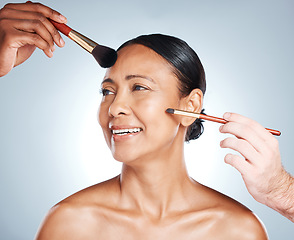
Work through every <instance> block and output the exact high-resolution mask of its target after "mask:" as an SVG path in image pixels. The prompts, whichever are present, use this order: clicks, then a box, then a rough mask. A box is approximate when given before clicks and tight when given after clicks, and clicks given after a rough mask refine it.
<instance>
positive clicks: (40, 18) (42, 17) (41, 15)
mask: <svg viewBox="0 0 294 240" xmlns="http://www.w3.org/2000/svg"><path fill="white" fill-rule="evenodd" d="M37 19H38V20H39V21H40V22H41V23H43V22H45V21H46V20H47V18H46V17H45V16H44V15H43V14H41V13H38V15H37Z"/></svg>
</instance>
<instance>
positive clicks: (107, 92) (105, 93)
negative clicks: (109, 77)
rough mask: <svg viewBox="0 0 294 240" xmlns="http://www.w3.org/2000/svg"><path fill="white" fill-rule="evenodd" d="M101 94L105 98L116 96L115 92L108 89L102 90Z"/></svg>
mask: <svg viewBox="0 0 294 240" xmlns="http://www.w3.org/2000/svg"><path fill="white" fill-rule="evenodd" d="M100 93H101V94H102V95H103V96H104V97H105V96H107V95H111V94H114V92H112V91H110V90H109V89H106V88H102V89H101V90H100Z"/></svg>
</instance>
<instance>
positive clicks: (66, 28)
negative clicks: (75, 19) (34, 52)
mask: <svg viewBox="0 0 294 240" xmlns="http://www.w3.org/2000/svg"><path fill="white" fill-rule="evenodd" d="M48 20H49V21H50V22H51V23H52V24H53V25H54V27H55V28H56V29H57V30H59V31H60V32H62V33H63V34H64V35H65V36H68V34H69V33H70V32H71V31H72V29H71V28H70V27H69V26H67V25H66V24H64V23H58V22H55V21H53V20H52V19H48Z"/></svg>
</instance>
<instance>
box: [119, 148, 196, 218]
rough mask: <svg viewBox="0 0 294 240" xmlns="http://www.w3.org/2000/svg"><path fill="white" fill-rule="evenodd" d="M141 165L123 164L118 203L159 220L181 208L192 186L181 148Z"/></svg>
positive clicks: (145, 160) (145, 161)
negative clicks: (119, 201)
mask: <svg viewBox="0 0 294 240" xmlns="http://www.w3.org/2000/svg"><path fill="white" fill-rule="evenodd" d="M170 149H173V150H170V151H168V154H161V155H156V157H154V156H153V157H152V158H149V159H144V161H141V159H140V160H138V162H140V163H142V164H133V165H132V164H128V165H127V164H124V165H123V167H122V173H121V175H120V189H121V204H124V205H125V207H127V208H135V209H136V211H137V210H138V211H140V212H141V213H142V214H144V215H149V216H151V217H153V218H163V217H164V216H165V215H167V214H168V213H169V212H174V211H177V210H181V209H180V208H183V209H184V208H185V203H186V204H189V203H188V202H187V201H188V199H189V198H187V197H186V196H187V195H188V194H189V192H191V190H192V188H194V187H195V182H194V181H193V180H191V179H190V177H189V176H188V173H187V169H186V165H185V161H184V153H183V146H182V147H179V146H175V147H174V148H173V147H172V148H170Z"/></svg>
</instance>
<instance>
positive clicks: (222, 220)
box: [204, 186, 268, 240]
mask: <svg viewBox="0 0 294 240" xmlns="http://www.w3.org/2000/svg"><path fill="white" fill-rule="evenodd" d="M204 188H205V191H207V197H208V199H210V201H211V203H210V207H211V208H210V211H211V212H212V215H211V216H213V219H214V220H213V222H214V224H213V225H212V226H213V227H212V229H211V230H212V233H213V232H214V233H215V234H216V235H215V236H217V234H219V233H222V236H223V237H224V239H240V240H255V239H256V240H257V239H258V240H266V239H268V237H267V233H266V230H265V228H264V226H263V224H262V223H261V221H260V220H259V219H258V217H257V216H256V215H255V214H254V213H253V212H252V211H251V210H249V209H248V208H247V207H245V206H244V205H242V204H241V203H239V202H237V201H236V200H234V199H232V198H230V197H228V196H226V195H224V194H222V193H219V192H217V191H215V190H213V189H210V188H207V187H205V186H204ZM213 230H214V231H213ZM218 236H219V235H218Z"/></svg>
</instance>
